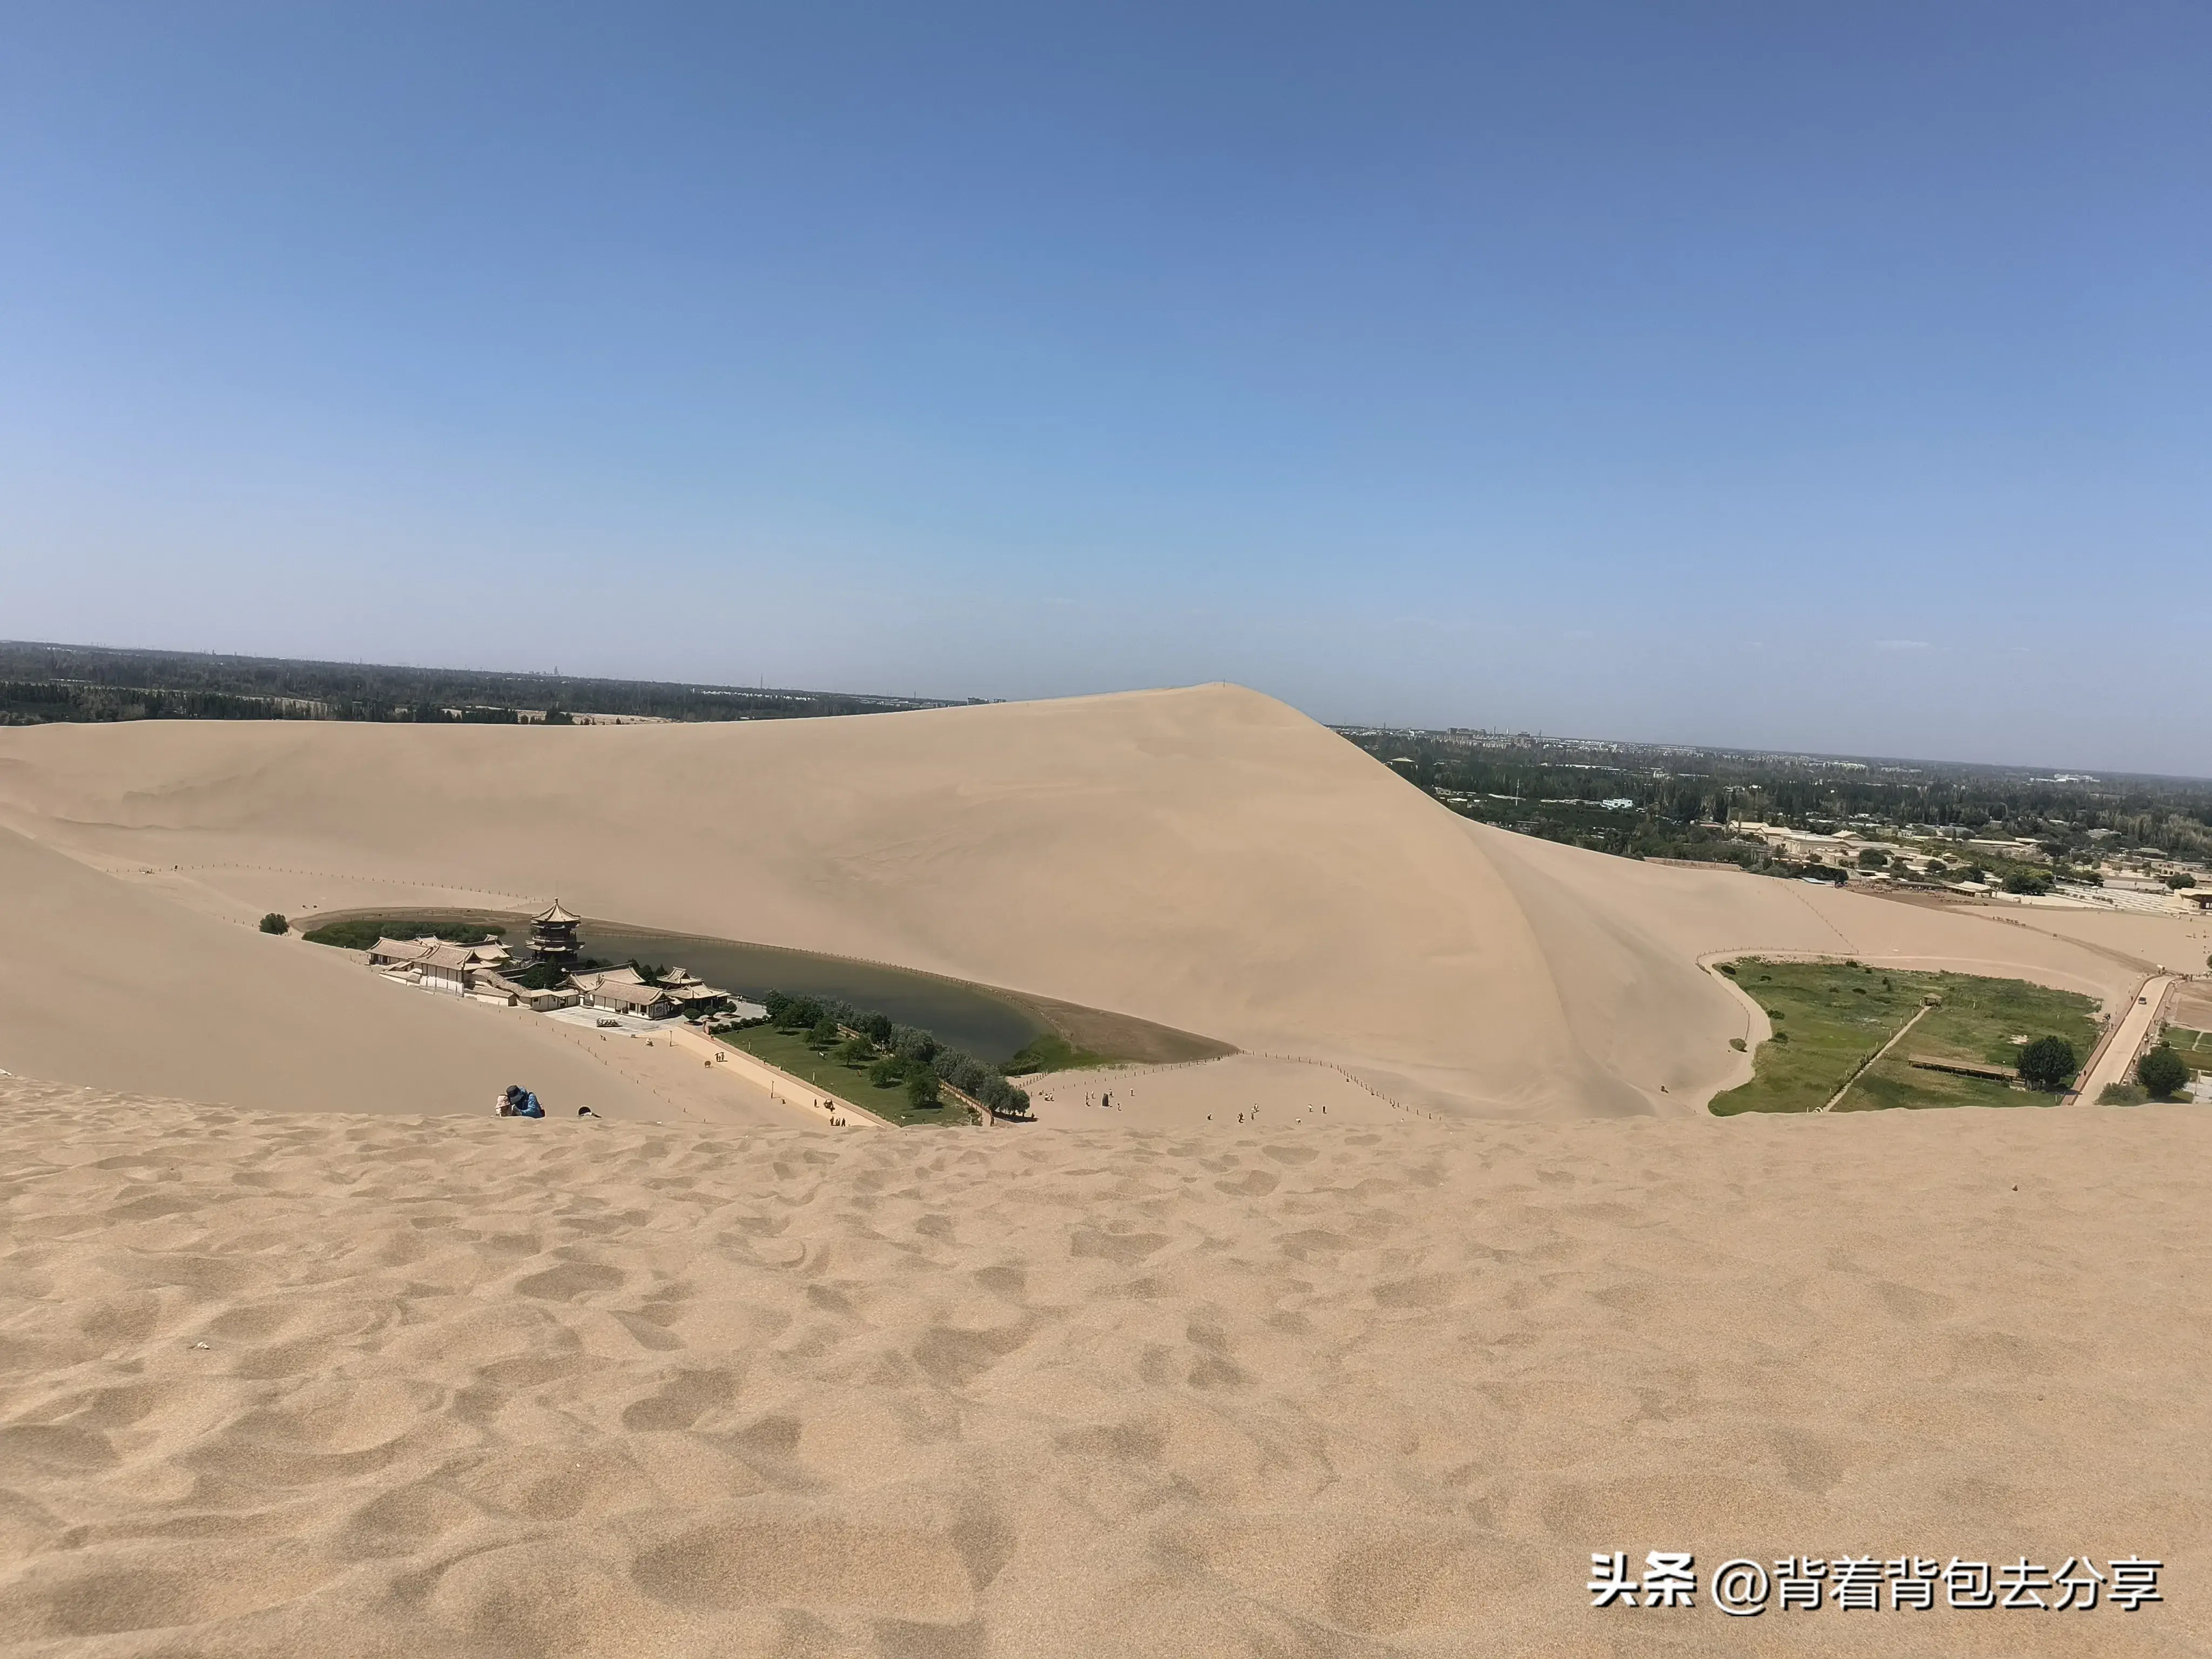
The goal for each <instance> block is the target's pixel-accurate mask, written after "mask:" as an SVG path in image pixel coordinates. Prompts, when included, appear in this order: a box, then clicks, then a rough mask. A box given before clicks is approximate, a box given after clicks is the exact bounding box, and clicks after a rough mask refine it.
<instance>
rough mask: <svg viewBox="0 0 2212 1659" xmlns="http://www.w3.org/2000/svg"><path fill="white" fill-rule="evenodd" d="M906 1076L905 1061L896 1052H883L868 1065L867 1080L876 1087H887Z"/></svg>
mask: <svg viewBox="0 0 2212 1659" xmlns="http://www.w3.org/2000/svg"><path fill="white" fill-rule="evenodd" d="M905 1077H906V1062H905V1061H904V1060H901V1059H900V1058H899V1057H898V1056H897V1055H896V1054H885V1055H884V1057H883V1058H882V1059H881V1060H878V1061H877V1062H876V1063H875V1064H874V1065H872V1066H870V1067H868V1081H869V1082H871V1083H872V1084H874V1085H876V1087H878V1089H888V1088H890V1086H891V1085H894V1084H896V1083H898V1082H901V1081H902V1080H903V1079H905Z"/></svg>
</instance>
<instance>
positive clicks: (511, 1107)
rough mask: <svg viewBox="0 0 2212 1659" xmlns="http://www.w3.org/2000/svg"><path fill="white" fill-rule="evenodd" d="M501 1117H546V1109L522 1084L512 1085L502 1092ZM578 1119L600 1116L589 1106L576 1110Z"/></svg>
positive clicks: (500, 1097) (498, 1106)
mask: <svg viewBox="0 0 2212 1659" xmlns="http://www.w3.org/2000/svg"><path fill="white" fill-rule="evenodd" d="M495 1110H496V1111H497V1112H498V1114H499V1115H500V1116H501V1117H544V1115H545V1108H544V1106H542V1105H540V1104H539V1103H538V1097H537V1095H536V1094H534V1093H532V1091H530V1090H528V1089H526V1088H524V1087H523V1086H522V1085H520V1083H510V1084H508V1085H507V1087H506V1088H504V1089H502V1090H501V1091H500V1095H499V1104H498V1105H497V1107H496V1108H495ZM576 1115H577V1116H578V1117H597V1116H598V1115H599V1114H598V1113H597V1112H595V1111H593V1110H592V1109H591V1108H590V1107H588V1106H579V1107H578V1108H576Z"/></svg>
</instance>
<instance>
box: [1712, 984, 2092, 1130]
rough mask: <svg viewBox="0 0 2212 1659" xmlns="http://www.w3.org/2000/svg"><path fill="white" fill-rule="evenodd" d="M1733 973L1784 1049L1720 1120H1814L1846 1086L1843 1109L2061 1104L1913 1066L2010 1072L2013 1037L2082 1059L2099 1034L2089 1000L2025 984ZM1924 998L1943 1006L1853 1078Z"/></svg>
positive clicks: (1766, 1054)
mask: <svg viewBox="0 0 2212 1659" xmlns="http://www.w3.org/2000/svg"><path fill="white" fill-rule="evenodd" d="M1730 965H1731V966H1732V967H1734V968H1735V981H1736V983H1737V984H1738V985H1740V986H1741V987H1743V988H1744V990H1745V991H1747V993H1749V994H1751V996H1752V997H1753V998H1754V999H1755V1000H1757V1001H1758V1002H1759V1005H1760V1006H1762V1007H1764V1008H1765V1009H1766V1011H1767V1016H1768V1018H1769V1020H1770V1022H1771V1024H1772V1025H1773V1027H1774V1030H1775V1032H1776V1034H1777V1036H1778V1038H1780V1039H1781V1040H1778V1041H1774V1042H1765V1043H1761V1044H1760V1045H1759V1052H1758V1054H1757V1055H1756V1056H1755V1057H1754V1060H1753V1075H1752V1080H1751V1081H1750V1082H1749V1083H1747V1084H1745V1085H1743V1086H1742V1087H1741V1088H1740V1089H1732V1090H1730V1091H1728V1092H1727V1093H1725V1094H1723V1095H1720V1096H1718V1097H1716V1098H1715V1099H1714V1101H1713V1105H1712V1109H1713V1111H1714V1112H1715V1113H1716V1114H1717V1115H1720V1116H1723V1117H1727V1116H1732V1115H1735V1114H1736V1113H1738V1112H1810V1111H1817V1110H1819V1109H1820V1107H1821V1106H1823V1105H1824V1104H1826V1103H1827V1101H1828V1100H1829V1099H1830V1097H1832V1096H1833V1095H1834V1094H1835V1092H1836V1091H1837V1090H1838V1089H1840V1088H1842V1087H1843V1086H1844V1083H1845V1082H1846V1081H1850V1082H1851V1089H1850V1093H1849V1094H1847V1095H1845V1096H1844V1098H1843V1100H1842V1101H1841V1102H1840V1103H1838V1105H1837V1107H1836V1109H1837V1110H1838V1111H1843V1112H1863V1111H1876V1110H1881V1109H1884V1108H1887V1107H1899V1106H1901V1107H1915V1108H1917V1107H1930V1106H2025V1105H2032V1104H2036V1103H2045V1104H2048V1103H2051V1102H2052V1101H2055V1100H2057V1098H2058V1097H2057V1096H2056V1095H2051V1094H2040V1093H2038V1092H2036V1091H2029V1090H2021V1089H2015V1088H2014V1087H2012V1086H2011V1085H2008V1084H2005V1083H2002V1082H1998V1081H1996V1080H1994V1079H1984V1078H1972V1077H1960V1076H1957V1075H1955V1074H1954V1073H1948V1072H1931V1071H1926V1070H1923V1069H1922V1068H1920V1067H1918V1066H1914V1065H1912V1064H1911V1056H1912V1055H1915V1054H1922V1055H1930V1056H1934V1057H1936V1058H1940V1059H1946V1060H1965V1061H1969V1062H1971V1063H1973V1064H1976V1065H1983V1066H2012V1065H2014V1064H2015V1063H2016V1062H2017V1060H2018V1059H2019V1055H2020V1045H2018V1044H2017V1043H2015V1042H2013V1041H2012V1039H2013V1038H2014V1037H2015V1036H2028V1037H2038V1036H2063V1037H2064V1038H2065V1039H2066V1040H2067V1041H2068V1042H2070V1043H2072V1044H2073V1045H2074V1052H2075V1054H2076V1055H2077V1056H2078V1057H2079V1058H2080V1059H2081V1060H2083V1061H2087V1059H2088V1057H2089V1050H2090V1049H2091V1048H2093V1047H2094V1046H2095V1044H2096V1041H2097V1036H2098V1033H2099V1027H2098V1024H2097V1019H2096V1012H2097V1005H2096V1002H2095V1000H2093V998H2089V997H2086V996H2081V995H2078V994H2075V993H2074V992H2070V991H2051V990H2046V989H2045V988H2044V987H2041V986H2039V985H2030V984H2028V983H2027V981H2024V980H2012V979H1983V978H1978V977H1976V976H1973V975H1966V974H1921V973H1900V972H1898V971H1896V970H1894V969H1879V968H1867V967H1861V966H1857V965H1855V964H1852V963H1810V962H1761V961H1758V960H1756V959H1747V960H1744V961H1741V962H1737V963H1731V964H1730ZM1930 996H1934V997H1939V998H1941V999H1942V1001H1941V1003H1940V1004H1939V1005H1938V1006H1934V1007H1929V1008H1928V1011H1927V1012H1926V1013H1924V1014H1923V1015H1922V1017H1921V1018H1920V1019H1919V1020H1918V1022H1917V1024H1914V1025H1913V1027H1912V1030H1911V1032H1910V1033H1909V1034H1908V1035H1907V1036H1905V1040H1904V1041H1903V1042H1900V1043H1899V1044H1898V1045H1897V1047H1896V1048H1893V1049H1892V1050H1891V1051H1890V1052H1889V1054H1887V1055H1886V1056H1885V1057H1884V1058H1883V1059H1882V1060H1880V1061H1878V1062H1877V1063H1875V1064H1874V1065H1872V1066H1867V1067H1866V1069H1865V1070H1864V1071H1863V1072H1859V1071H1858V1068H1859V1067H1861V1066H1865V1065H1866V1062H1867V1060H1869V1057H1870V1056H1872V1055H1873V1054H1876V1053H1878V1052H1879V1051H1880V1050H1881V1047H1882V1045H1883V1044H1884V1043H1886V1042H1888V1041H1889V1040H1890V1038H1891V1037H1893V1036H1895V1035H1896V1034H1897V1032H1898V1031H1899V1029H1900V1028H1902V1027H1903V1026H1904V1025H1905V1023H1906V1022H1907V1021H1908V1020H1911V1018H1912V1017H1913V1015H1914V1014H1916V1013H1918V1012H1920V1011H1921V1009H1922V1008H1923V1006H1925V999H1927V998H1928V997H1930ZM1854 1072H1858V1076H1857V1079H1856V1080H1855V1081H1853V1080H1852V1074H1853V1073H1854Z"/></svg>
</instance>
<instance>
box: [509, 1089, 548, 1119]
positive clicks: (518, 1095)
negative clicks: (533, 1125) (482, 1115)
mask: <svg viewBox="0 0 2212 1659" xmlns="http://www.w3.org/2000/svg"><path fill="white" fill-rule="evenodd" d="M499 1115H501V1117H544V1115H545V1109H544V1107H543V1106H540V1105H539V1104H538V1097H537V1096H536V1095H534V1094H532V1093H531V1091H529V1090H527V1089H526V1088H524V1087H523V1086H522V1085H520V1083H510V1084H508V1085H507V1092H506V1093H505V1094H503V1095H501V1097H499Z"/></svg>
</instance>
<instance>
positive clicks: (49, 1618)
mask: <svg viewBox="0 0 2212 1659" xmlns="http://www.w3.org/2000/svg"><path fill="white" fill-rule="evenodd" d="M0 1103H4V1108H5V1110H6V1112H7V1115H8V1122H9V1139H8V1145H7V1152H6V1155H5V1156H6V1159H7V1178H6V1180H5V1181H4V1182H0V1202H4V1205H5V1213H6V1218H7V1229H6V1240H7V1243H6V1252H7V1254H6V1258H5V1268H4V1273H5V1277H4V1280H0V1284H4V1290H5V1296H4V1299H3V1300H0V1308H4V1309H5V1313H4V1315H0V1337H4V1346H0V1419H4V1427H0V1485H4V1490H5V1492H6V1502H5V1507H4V1510H0V1516H4V1522H0V1524H4V1534H0V1535H4V1538H5V1551H4V1565H0V1646H4V1647H5V1649H6V1650H7V1651H9V1652H10V1653H21V1654H26V1655H30V1654H39V1655H46V1654H52V1655H67V1656H70V1659H77V1656H100V1659H111V1656H112V1659H121V1656H125V1655H129V1656H153V1655H163V1656H169V1655H185V1654H192V1655H200V1654H205V1655H215V1654H222V1655H224V1656H232V1659H251V1656H257V1655H259V1656H269V1659H278V1656H282V1659H301V1656H317V1655H339V1656H355V1655H372V1654H374V1655H398V1654H407V1655H413V1656H444V1655H451V1656H456V1659H459V1656H471V1659H473V1656H484V1655H502V1656H504V1655H513V1656H524V1655H529V1656H553V1655H578V1656H594V1659H598V1656H622V1655H637V1656H653V1659H671V1656H681V1655H686V1654H697V1655H702V1656H705V1655H715V1656H720V1655H728V1654H790V1655H795V1654H807V1655H883V1656H1032V1655H1046V1654H1050V1655H1091V1654H1097V1655H1115V1656H1120V1655H1178V1656H1192V1659H1200V1656H1204V1659H1213V1656H1218V1655H1223V1654H1269V1655H1283V1656H1307V1655H1313V1656H1322V1655H1327V1656H1344V1655H1384V1654H1425V1655H1455V1656H1456V1655H1466V1654H1501V1655H1516V1656H1530V1655H1577V1656H1579V1655H1589V1654H1620V1655H1630V1654H1645V1653H1680V1654H1710V1653H1717V1652H1728V1653H1738V1652H1740V1653H1746V1654H1767V1653H1791V1654H1803V1653H1821V1654H1829V1653H1855V1654H1869V1655H1874V1654H1924V1655H1939V1654H1940V1655H1947V1656H1952V1655H2006V1656H2012V1655H2021V1654H2083V1655H2087V1654H2100V1655H2153V1654H2155V1655H2177V1656H2178V1655H2183V1654H2195V1653H2201V1652H2203V1651H2205V1650H2206V1648H2207V1645H2208V1644H2212V1614H2208V1608H2212V1601H2207V1599H2206V1596H2205V1595H2204V1590H2203V1586H2204V1584H2205V1583H2206V1578H2207V1575H2208V1573H2212V1547H2208V1541H2212V1514H2208V1500H2207V1498H2206V1495H2205V1494H2206V1492H2208V1490H2212V1431H2209V1430H2212V1425H2208V1424H2207V1422H2206V1413H2207V1409H2208V1395H2207V1394H2206V1391H2205V1389H2204V1388H2203V1378H2204V1376H2205V1375H2206V1374H2207V1370H2208V1368H2212V1330H2208V1328H2207V1326H2206V1324H2205V1322H2204V1321H2203V1319H2202V1318H2200V1317H2197V1316H2195V1314H2194V1313H2193V1312H2192V1311H2191V1310H2193V1309H2194V1308H2195V1307H2196V1306H2197V1302H2198V1300H2199V1299H2200V1289H2199V1287H2200V1286H2201V1285H2202V1284H2203V1279H2204V1277H2205V1274H2206V1273H2207V1272H2208V1270H2212V1234H2208V1232H2207V1231H2206V1229H2205V1228H2204V1227H2203V1222H2202V1218H2203V1213H2204V1206H2205V1202H2206V1199H2207V1196H2208V1194H2207V1190H2206V1186H2207V1183H2206V1180H2205V1176H2204V1173H2203V1172H2204V1170H2205V1169H2206V1168H2207V1163H2208V1158H2212V1118H2208V1117H2207V1116H2206V1115H2204V1114H2203V1113H2202V1112H2199V1111H2196V1110H2193V1109H2185V1108H2179V1107H2169V1108H2146V1109H2138V1110H2136V1111H2132V1112H2114V1111H2109V1110H2101V1109H2095V1108H2083V1109H2079V1110H2075V1111H2068V1112H2051V1111H2045V1112H2027V1111H2013V1112H1989V1111H1955V1112H1944V1113H1907V1112H1893V1113H1883V1114H1869V1115H1863V1116H1861V1115H1852V1116H1848V1117H1837V1118H1817V1119H1796V1120H1787V1121H1775V1120H1766V1119H1755V1118H1754V1119H1736V1120H1730V1121H1725V1122H1723V1121H1713V1120H1710V1119H1707V1120H1703V1121H1699V1120H1674V1121H1668V1120H1657V1119H1643V1120H1638V1121H1627V1122H1620V1121H1611V1122H1584V1123H1567V1124H1516V1123H1501V1122H1479V1123H1437V1122H1421V1123H1407V1122H1397V1123H1391V1124H1376V1125H1373V1126H1370V1127H1351V1126H1348V1125H1347V1126H1344V1127H1338V1126H1335V1125H1334V1124H1332V1125H1330V1126H1328V1127H1322V1126H1320V1125H1318V1124H1314V1123H1306V1124H1303V1125H1284V1126H1280V1127H1276V1126H1270V1127H1267V1128H1264V1129H1262V1130H1260V1131H1257V1132H1255V1131H1251V1130H1238V1129H1237V1128H1236V1127H1233V1126H1232V1127H1227V1128H1222V1127H1218V1126H1217V1127H1215V1128H1214V1129H1213V1130H1212V1131H1211V1132H1209V1133H1194V1132H1191V1131H1181V1130H1170V1131H1161V1130H1146V1129H1143V1128H1141V1127H1115V1128H1113V1129H1110V1130H1106V1131H1099V1130H1091V1131H1088V1132H1059V1131H1054V1130H1050V1129H1037V1130H1031V1131H1024V1132H1008V1131H985V1130H974V1131H964V1132H963V1131H952V1132H946V1133H942V1134H933V1135H926V1136H925V1135H920V1134H913V1133H908V1134H899V1135H890V1134H881V1133H878V1134H870V1135H857V1134H842V1135H841V1134H836V1133H828V1132H823V1131H814V1130H805V1129H799V1130H787V1131H767V1130H753V1131H743V1130H739V1131H715V1130H708V1129H699V1128H693V1127H648V1126H641V1125H633V1124H623V1123H600V1124H593V1123H589V1122H585V1123H578V1122H574V1121H568V1122H562V1121H549V1122H547V1123H542V1124H526V1125H520V1124H513V1123H501V1122H498V1121H492V1120H487V1119H479V1120H468V1119H457V1118H428V1119H416V1120H409V1119H404V1118H397V1117H391V1116H384V1117H368V1116H356V1115H343V1114H331V1113H325V1114H321V1115H274V1114H261V1113H246V1112H240V1111H234V1110H226V1109H211V1108H206V1107H195V1106H190V1105H185V1104H180V1103H167V1102H160V1101H150V1100H141V1099H129V1098H123V1097H112V1096H102V1095H93V1094H89V1093H87V1092H84V1091H69V1090H65V1089H62V1088H60V1087H58V1086H41V1085H30V1084H26V1083H22V1082H9V1081H4V1080H0ZM1614 1549H1620V1550H1624V1551H1626V1552H1628V1553H1630V1556H1631V1559H1632V1560H1634V1561H1636V1562H1638V1563H1639V1564H1640V1563H1641V1560H1642V1557H1643V1554H1644V1552H1646V1551H1647V1550H1651V1549H1671V1550H1687V1551H1694V1552H1695V1553H1697V1555H1698V1558H1699V1563H1700V1566H1701V1568H1710V1567H1711V1565H1715V1564H1717V1563H1718V1562H1719V1561H1720V1560H1722V1559H1725V1558H1728V1557H1731V1556H1736V1555H1748V1556H1753V1557H1756V1558H1759V1559H1762V1560H1765V1561H1767V1562H1769V1563H1770V1564H1771V1562H1772V1561H1773V1560H1775V1559H1779V1558H1781V1557H1783V1556H1785V1555H1792V1556H1796V1555H1805V1554H1814V1555H1820V1556H1823V1557H1827V1558H1834V1557H1838V1556H1843V1555H1852V1556H1857V1555H1865V1554H1872V1555H1876V1556H1886V1557H1887V1556H1898V1555H1901V1554H1904V1553H1907V1552H1914V1553H1918V1554H1920V1555H1922V1556H1925V1557H1930V1558H1934V1559H1937V1560H1938V1561H1940V1562H1943V1563H1948V1561H1949V1559H1951V1558H1952V1557H1953V1556H1954V1555H1957V1556H1961V1557H1964V1558H1966V1559H1986V1560H1992V1561H2011V1560H2013V1559H2016V1558H2018V1557H2020V1556H2021V1555H2025V1556H2026V1557H2027V1559H2030V1560H2031V1561H2033V1562H2035V1563H2038V1564H2040V1565H2045V1566H2046V1567H2049V1568H2051V1569H2052V1570H2054V1571H2055V1570H2056V1569H2057V1568H2058V1567H2059V1565H2061V1563H2062V1562H2063V1561H2064V1560H2065V1559H2066V1558H2068V1557H2069V1556H2076V1555H2080V1554H2083V1553H2087V1554H2088V1555H2090V1556H2091V1557H2093V1559H2096V1560H2097V1561H2098V1562H2099V1563H2100V1567H2101V1565H2102V1564H2103V1563H2105V1562H2106V1560H2107V1559H2109V1558H2111V1557H2113V1556H2123V1555H2130V1554H2136V1555H2142V1556H2148V1557H2154V1558H2157V1559H2161V1560H2162V1561H2164V1562H2165V1563H2166V1568H2165V1571H2164V1572H2163V1574H2162V1575H2161V1584H2162V1589H2163V1593H2164V1595H2165V1597H2166V1600H2165V1601H2164V1602H2163V1603H2162V1604H2160V1605H2157V1606H2147V1607H2144V1608H2143V1609H2142V1611H2139V1612H2136V1613H2121V1612H2119V1611H2118V1610H2116V1609H2112V1608H2111V1607H2106V1606H2100V1607H2099V1608H2098V1609H2097V1610H2096V1611H2094V1612H2088V1613H2082V1612H2066V1613H2059V1612H2052V1611H2028V1610H2016V1611H2008V1612H2000V1611H1994V1610H1992V1611H1989V1612H1978V1613H1966V1612H1950V1611H1945V1610H1942V1608H1941V1607H1940V1601H1941V1597H1940V1595H1939V1597H1938V1601H1939V1609H1938V1610H1937V1611H1936V1612H1934V1613H1925V1614H1923V1613H1911V1612H1899V1613H1892V1612H1888V1611H1883V1612H1881V1613H1846V1612H1841V1611H1838V1610H1835V1609H1834V1608H1832V1607H1823V1608H1822V1609H1821V1611H1820V1612H1819V1613H1802V1612H1792V1613H1779V1612H1774V1611H1770V1612H1768V1613H1765V1615H1763V1616H1762V1617H1759V1618H1758V1619H1753V1620H1731V1619H1728V1618H1725V1617H1723V1616H1722V1615H1721V1614H1720V1613H1718V1612H1717V1611H1716V1610H1714V1609H1713V1608H1712V1607H1711V1606H1710V1605H1709V1604H1708V1602H1707V1598H1706V1597H1705V1595H1704V1594H1703V1593H1702V1592H1701V1593H1700V1594H1699V1597H1698V1605H1697V1606H1696V1607H1693V1608H1692V1609H1691V1610H1688V1611H1683V1610H1679V1609H1656V1610H1653V1609H1638V1610H1635V1611H1627V1610H1624V1609H1620V1608H1617V1607H1616V1608H1609V1609H1606V1610H1604V1611H1595V1610H1593V1609H1592V1608H1591V1607H1589V1596H1588V1595H1587V1594H1586V1593H1585V1591H1584V1589H1583V1585H1584V1583H1585V1580H1586V1578H1587V1577H1588V1574H1589V1556H1590V1553H1592V1552H1593V1551H1608V1552H1609V1551H1611V1550H1614ZM1701 1582H1702V1580H1701Z"/></svg>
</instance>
